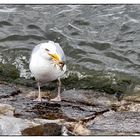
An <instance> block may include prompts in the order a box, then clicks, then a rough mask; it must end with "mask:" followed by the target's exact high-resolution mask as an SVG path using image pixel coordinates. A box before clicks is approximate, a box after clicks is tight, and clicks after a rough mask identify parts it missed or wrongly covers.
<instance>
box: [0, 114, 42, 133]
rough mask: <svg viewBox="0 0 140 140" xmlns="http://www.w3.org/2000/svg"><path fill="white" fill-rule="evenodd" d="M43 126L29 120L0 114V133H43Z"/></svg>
mask: <svg viewBox="0 0 140 140" xmlns="http://www.w3.org/2000/svg"><path fill="white" fill-rule="evenodd" d="M43 132H44V131H43V126H42V125H40V124H37V123H34V122H31V121H29V120H24V119H21V118H15V117H11V116H0V135H28V136H31V135H43Z"/></svg>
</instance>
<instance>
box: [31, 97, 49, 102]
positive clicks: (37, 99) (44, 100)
mask: <svg viewBox="0 0 140 140" xmlns="http://www.w3.org/2000/svg"><path fill="white" fill-rule="evenodd" d="M33 101H34V102H48V100H47V99H42V98H36V99H34V100H33Z"/></svg>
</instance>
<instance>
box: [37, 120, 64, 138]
mask: <svg viewBox="0 0 140 140" xmlns="http://www.w3.org/2000/svg"><path fill="white" fill-rule="evenodd" d="M63 121H64V120H60V119H56V120H48V119H38V118H35V119H34V122H36V123H39V124H42V125H43V127H44V133H43V135H44V136H61V135H62V122H63Z"/></svg>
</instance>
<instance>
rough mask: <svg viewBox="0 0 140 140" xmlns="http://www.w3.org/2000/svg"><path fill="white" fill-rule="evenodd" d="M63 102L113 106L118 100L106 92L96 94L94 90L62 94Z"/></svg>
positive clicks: (68, 91)
mask: <svg viewBox="0 0 140 140" xmlns="http://www.w3.org/2000/svg"><path fill="white" fill-rule="evenodd" d="M61 96H62V100H64V101H69V102H74V103H83V104H86V105H93V106H95V105H103V106H111V105H112V104H114V102H116V101H117V99H116V98H115V97H113V96H111V95H107V94H106V93H104V92H95V91H93V90H67V91H64V92H62V93H61Z"/></svg>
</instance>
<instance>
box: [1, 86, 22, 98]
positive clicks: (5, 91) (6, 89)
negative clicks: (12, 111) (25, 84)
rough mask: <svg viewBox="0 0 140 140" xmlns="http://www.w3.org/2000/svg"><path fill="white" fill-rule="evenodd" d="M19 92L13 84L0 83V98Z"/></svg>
mask: <svg viewBox="0 0 140 140" xmlns="http://www.w3.org/2000/svg"><path fill="white" fill-rule="evenodd" d="M19 92H20V91H19V90H17V89H16V88H15V87H14V86H9V85H4V84H0V98H8V97H10V96H14V95H17V94H18V93H19Z"/></svg>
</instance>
